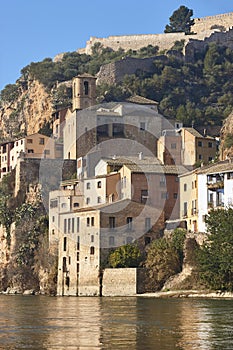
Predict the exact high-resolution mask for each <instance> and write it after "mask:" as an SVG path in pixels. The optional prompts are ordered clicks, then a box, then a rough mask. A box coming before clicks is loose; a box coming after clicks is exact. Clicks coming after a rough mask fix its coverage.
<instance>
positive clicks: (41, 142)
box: [39, 137, 44, 145]
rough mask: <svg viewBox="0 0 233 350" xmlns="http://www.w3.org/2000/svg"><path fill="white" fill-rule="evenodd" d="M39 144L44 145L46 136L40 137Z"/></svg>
mask: <svg viewBox="0 0 233 350" xmlns="http://www.w3.org/2000/svg"><path fill="white" fill-rule="evenodd" d="M39 145H44V138H43V137H40V138H39Z"/></svg>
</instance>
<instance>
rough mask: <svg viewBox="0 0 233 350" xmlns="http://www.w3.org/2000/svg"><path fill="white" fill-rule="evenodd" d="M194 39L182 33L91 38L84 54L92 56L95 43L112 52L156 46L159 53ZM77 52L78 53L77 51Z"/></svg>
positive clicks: (201, 35) (204, 35)
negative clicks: (181, 42)
mask: <svg viewBox="0 0 233 350" xmlns="http://www.w3.org/2000/svg"><path fill="white" fill-rule="evenodd" d="M207 35H208V34H206V33H202V34H200V35H198V38H200V40H203V39H204V38H205V37H206V36H207ZM190 37H192V38H195V37H197V35H189V36H187V35H185V34H184V33H167V34H145V35H143V34H139V35H122V36H120V35H119V36H109V37H107V38H97V37H91V38H90V40H88V41H87V45H86V48H85V53H86V54H88V55H91V54H92V47H93V46H94V45H95V44H96V43H100V44H101V45H103V47H110V48H111V49H112V50H114V51H117V50H118V49H120V48H121V49H123V50H125V51H128V50H130V49H131V50H139V49H141V48H142V47H145V46H148V45H153V46H158V47H159V50H160V51H164V50H169V49H171V48H172V46H173V45H174V42H175V41H180V40H185V42H187V41H188V40H189V38H190ZM78 52H79V51H78ZM81 52H83V50H82V51H81Z"/></svg>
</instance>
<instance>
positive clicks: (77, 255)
mask: <svg viewBox="0 0 233 350" xmlns="http://www.w3.org/2000/svg"><path fill="white" fill-rule="evenodd" d="M77 261H79V252H77Z"/></svg>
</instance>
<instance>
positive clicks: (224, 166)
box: [197, 160, 233, 174]
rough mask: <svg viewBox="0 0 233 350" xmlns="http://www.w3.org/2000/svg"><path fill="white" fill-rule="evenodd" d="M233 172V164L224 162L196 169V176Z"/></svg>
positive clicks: (227, 161)
mask: <svg viewBox="0 0 233 350" xmlns="http://www.w3.org/2000/svg"><path fill="white" fill-rule="evenodd" d="M227 171H233V162H231V161H229V160H224V161H221V162H218V163H215V164H210V165H206V166H204V167H201V168H198V169H197V174H214V173H224V172H227Z"/></svg>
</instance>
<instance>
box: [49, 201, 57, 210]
mask: <svg viewBox="0 0 233 350" xmlns="http://www.w3.org/2000/svg"><path fill="white" fill-rule="evenodd" d="M57 206H58V200H57V199H51V200H50V208H57Z"/></svg>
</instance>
